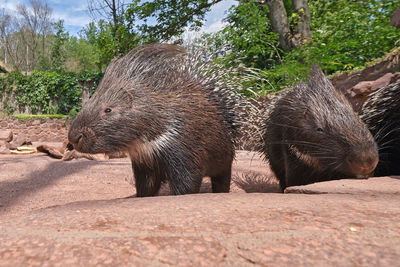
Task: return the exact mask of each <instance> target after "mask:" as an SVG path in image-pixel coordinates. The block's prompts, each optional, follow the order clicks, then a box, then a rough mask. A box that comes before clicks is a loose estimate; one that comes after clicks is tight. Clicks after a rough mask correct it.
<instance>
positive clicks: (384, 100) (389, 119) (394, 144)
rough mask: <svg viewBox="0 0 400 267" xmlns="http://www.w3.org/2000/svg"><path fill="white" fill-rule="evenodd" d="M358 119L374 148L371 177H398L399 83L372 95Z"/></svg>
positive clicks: (399, 136)
mask: <svg viewBox="0 0 400 267" xmlns="http://www.w3.org/2000/svg"><path fill="white" fill-rule="evenodd" d="M360 117H361V119H362V120H363V121H364V122H365V123H366V124H367V126H368V128H369V129H370V131H371V133H372V134H373V136H374V138H375V141H376V143H377V144H378V148H379V163H378V166H377V167H376V169H375V172H374V174H375V176H385V175H400V164H399V163H400V81H397V82H395V83H392V84H389V85H388V86H386V87H383V88H381V89H379V90H378V91H376V92H374V93H373V94H372V95H371V96H370V98H369V99H368V100H367V101H366V102H365V103H364V105H363V107H362V109H361V112H360Z"/></svg>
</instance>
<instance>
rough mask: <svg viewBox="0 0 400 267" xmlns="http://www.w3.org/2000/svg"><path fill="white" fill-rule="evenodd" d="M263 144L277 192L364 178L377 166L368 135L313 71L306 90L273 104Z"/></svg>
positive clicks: (296, 90) (320, 74)
mask: <svg viewBox="0 0 400 267" xmlns="http://www.w3.org/2000/svg"><path fill="white" fill-rule="evenodd" d="M263 142H264V146H263V148H262V152H263V153H264V155H265V157H266V159H267V160H269V163H270V165H271V169H272V170H273V172H274V173H275V175H276V177H277V178H278V180H279V182H280V186H281V189H282V190H284V189H285V188H286V187H288V186H294V185H304V184H309V183H314V182H319V181H326V180H334V179H341V178H363V177H367V176H368V175H370V174H371V173H372V172H373V170H374V169H375V167H376V165H377V163H378V151H377V146H376V143H375V142H374V139H373V137H372V135H371V133H370V132H369V131H368V129H367V127H366V126H365V125H364V123H363V122H362V121H361V120H360V118H359V117H358V116H357V114H355V113H354V112H353V110H352V107H351V105H350V103H349V102H348V101H347V99H346V98H345V96H344V95H343V94H342V93H341V92H339V91H337V90H335V88H334V87H333V86H332V84H331V82H330V81H329V80H328V79H327V78H326V77H325V76H324V74H323V72H322V70H321V69H320V68H319V67H317V66H314V67H313V69H312V71H311V80H310V82H309V83H308V84H306V83H300V84H298V85H297V86H295V87H294V88H293V90H291V91H289V92H288V93H286V94H285V95H284V96H283V97H281V98H280V99H279V100H278V101H277V102H276V104H275V107H274V108H273V110H272V111H271V112H270V114H269V117H268V118H266V120H265V128H264V140H263Z"/></svg>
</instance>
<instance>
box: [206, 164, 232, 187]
mask: <svg viewBox="0 0 400 267" xmlns="http://www.w3.org/2000/svg"><path fill="white" fill-rule="evenodd" d="M231 172H232V169H231V167H229V169H228V170H226V171H224V172H222V173H220V174H218V175H216V176H212V177H211V187H212V191H213V193H229V189H230V187H231Z"/></svg>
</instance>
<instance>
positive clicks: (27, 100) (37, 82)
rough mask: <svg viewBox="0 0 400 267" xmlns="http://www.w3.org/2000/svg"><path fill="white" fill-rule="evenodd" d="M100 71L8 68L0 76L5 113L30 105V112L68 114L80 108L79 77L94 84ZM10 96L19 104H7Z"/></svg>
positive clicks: (20, 109) (0, 90)
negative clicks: (25, 70) (48, 70)
mask: <svg viewBox="0 0 400 267" xmlns="http://www.w3.org/2000/svg"><path fill="white" fill-rule="evenodd" d="M101 78H102V74H101V73H97V72H83V73H55V72H41V71H34V72H32V73H31V75H23V74H21V73H19V72H10V73H8V74H7V75H5V76H4V77H3V78H1V79H0V92H1V94H6V95H7V98H5V101H7V102H6V103H3V106H5V108H6V109H7V110H6V111H5V112H6V113H13V112H14V111H16V110H18V111H22V110H25V107H26V106H28V107H30V110H31V112H32V113H33V114H37V113H44V114H69V113H70V112H71V110H75V112H76V111H77V110H79V109H80V108H81V94H82V85H81V84H80V82H82V81H93V87H94V88H96V87H97V85H98V83H99V81H100V79H101ZM11 99H14V100H15V101H14V103H17V105H18V106H10V105H11V101H10V100H11Z"/></svg>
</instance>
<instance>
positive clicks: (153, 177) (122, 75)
mask: <svg viewBox="0 0 400 267" xmlns="http://www.w3.org/2000/svg"><path fill="white" fill-rule="evenodd" d="M206 70H207V65H205V64H202V63H201V62H200V61H199V58H198V57H197V56H191V54H189V53H187V52H186V51H185V50H184V49H183V48H181V47H179V46H175V45H168V44H152V45H145V46H141V47H138V48H135V49H133V50H132V51H131V52H129V53H128V54H127V55H125V56H124V57H122V58H119V59H117V60H114V61H112V62H111V63H110V65H109V67H108V68H107V70H106V73H105V76H104V78H103V79H102V81H101V83H100V85H99V87H98V89H97V90H96V92H95V93H94V94H93V96H92V97H91V98H90V100H89V101H88V103H87V104H86V105H85V107H84V108H83V109H82V110H81V111H80V113H79V114H78V115H77V117H76V118H75V119H74V121H73V122H72V125H71V127H70V129H69V133H68V138H69V141H70V142H71V143H72V144H73V146H74V147H75V149H76V150H78V151H81V152H86V153H113V152H116V151H121V150H127V151H128V153H129V155H130V157H131V161H132V169H133V172H134V178H135V186H136V190H137V196H140V197H144V196H153V195H155V194H157V192H158V191H159V189H160V185H161V183H162V182H164V181H169V183H170V188H171V191H172V193H173V194H188V193H197V192H199V190H200V185H201V182H202V178H203V177H204V176H210V177H211V184H212V190H213V192H229V189H230V180H231V167H232V161H233V158H234V154H235V150H234V141H233V140H234V136H235V133H236V126H235V124H234V120H235V113H234V110H233V108H232V107H233V105H234V103H233V101H234V98H232V97H227V95H228V89H227V88H224V84H222V83H220V82H219V78H221V75H222V73H221V74H218V73H210V72H209V73H208V74H207V75H206V74H205V73H204V72H205V71H206Z"/></svg>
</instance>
